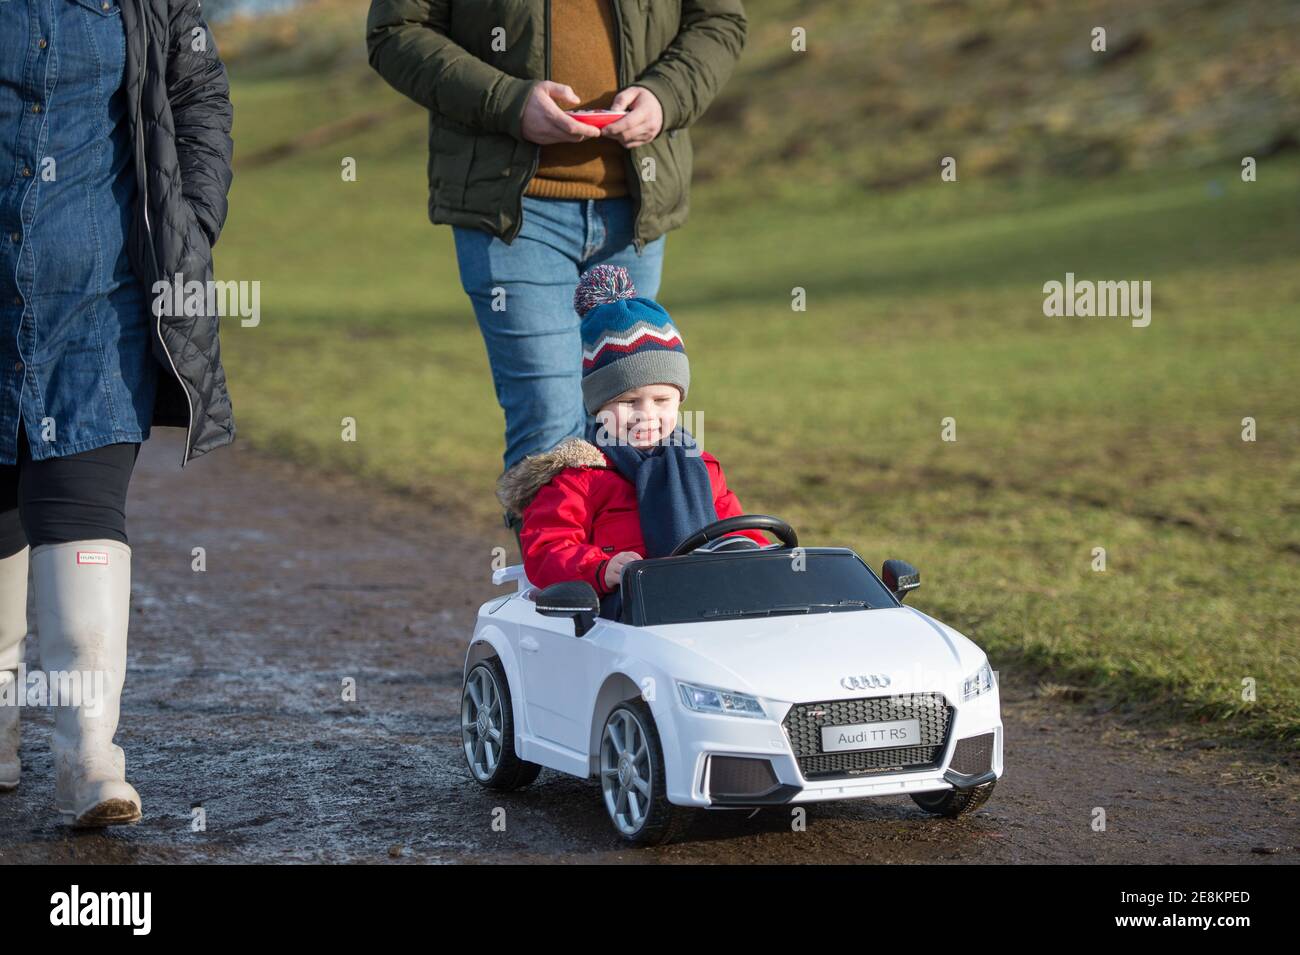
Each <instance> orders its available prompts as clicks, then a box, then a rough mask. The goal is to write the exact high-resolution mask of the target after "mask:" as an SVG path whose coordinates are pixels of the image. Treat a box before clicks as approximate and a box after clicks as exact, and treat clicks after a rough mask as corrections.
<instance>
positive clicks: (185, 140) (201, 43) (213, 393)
mask: <svg viewBox="0 0 1300 955" xmlns="http://www.w3.org/2000/svg"><path fill="white" fill-rule="evenodd" d="M121 9H122V26H123V28H124V29H125V31H126V40H127V44H126V73H125V76H124V77H123V80H122V81H123V83H125V84H126V88H127V91H128V96H129V103H130V113H129V115H130V117H131V133H132V142H133V143H134V149H135V173H136V182H137V184H138V186H139V188H138V189H137V190H136V207H135V217H134V221H133V223H132V225H131V236H130V256H131V265H132V267H133V269H134V271H135V274H136V275H137V276H138V277H139V278H140V280H141V281H142V282H144V284H145V289H146V291H148V292H149V296H150V300H152V288H153V285H154V283H155V282H156V281H159V280H163V281H167V282H169V283H170V282H172V281H173V280H174V277H175V276H176V275H177V273H179V274H180V275H181V276H183V281H185V282H189V281H192V280H198V281H200V282H207V281H209V280H211V279H212V277H213V275H212V247H213V245H215V244H216V241H217V237H218V236H219V235H220V234H221V227H222V225H223V224H224V223H225V221H226V194H227V192H228V191H229V190H230V181H231V171H230V161H231V156H232V155H233V152H234V143H233V141H232V140H231V138H230V127H231V122H232V119H233V117H234V111H233V110H232V108H231V105H230V87H229V84H228V83H227V81H226V70H225V67H224V66H223V65H222V63H221V59H220V57H218V55H217V46H216V43H215V41H214V40H213V38H212V33H211V31H209V30H208V25H207V23H206V22H204V19H203V16H202V13H201V11H200V8H199V0H121ZM154 322H155V334H154V340H153V351H154V356H155V357H156V358H157V359H158V361H159V363H160V364H161V365H162V367H163V370H164V373H163V374H161V375H159V376H158V397H157V400H156V401H155V403H154V416H153V424H154V425H156V426H162V427H179V428H185V429H186V440H185V451H184V453H183V455H182V457H181V466H182V467H184V466H185V464H186V462H187V461H189V460H191V459H192V458H196V457H198V456H199V455H201V454H204V453H206V452H208V451H211V450H212V449H213V448H219V447H221V446H223V445H226V444H229V443H230V442H232V441H233V440H234V439H235V421H234V416H233V414H232V412H231V408H230V395H229V394H228V393H227V391H226V374H225V372H224V371H223V370H222V368H221V347H220V344H219V342H218V338H217V316H216V315H203V316H193V315H190V316H170V315H163V316H161V317H158V318H155V319H154Z"/></svg>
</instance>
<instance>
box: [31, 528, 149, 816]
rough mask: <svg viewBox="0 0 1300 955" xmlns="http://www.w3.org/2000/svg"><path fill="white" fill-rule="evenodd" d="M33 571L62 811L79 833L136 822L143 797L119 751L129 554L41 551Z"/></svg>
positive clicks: (123, 549) (76, 548)
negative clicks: (75, 691)
mask: <svg viewBox="0 0 1300 955" xmlns="http://www.w3.org/2000/svg"><path fill="white" fill-rule="evenodd" d="M31 561H32V579H33V584H34V586H35V590H36V628H37V632H38V634H39V636H40V642H41V667H42V668H43V669H44V670H45V673H46V676H47V678H48V680H49V684H50V697H51V702H52V703H53V704H54V734H53V736H52V737H51V741H50V746H51V749H52V750H53V754H54V769H55V782H54V802H55V805H56V807H57V808H58V810H59V813H60V815H61V816H62V817H63V821H64V822H65V823H70V824H72V825H75V826H112V825H118V824H120V823H128V822H137V821H139V819H140V795H139V793H137V792H136V791H135V789H134V788H133V787H132V786H131V784H130V783H128V782H127V781H126V754H124V753H123V752H122V749H121V747H119V746H116V745H115V744H114V743H113V736H114V734H115V733H116V732H117V719H118V712H119V707H120V704H121V698H122V683H123V681H124V680H125V678H126V630H127V624H128V622H129V620H130V603H131V548H130V547H128V546H127V545H126V544H123V543H121V542H119V541H115V540H83V541H71V542H69V543H66V544H41V545H40V546H38V547H34V548H32V555H31ZM72 688H78V689H80V691H81V693H80V696H79V697H78V696H76V695H74V694H73V693H70V692H69V690H70V689H72Z"/></svg>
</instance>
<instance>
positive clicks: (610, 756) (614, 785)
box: [600, 699, 693, 846]
mask: <svg viewBox="0 0 1300 955" xmlns="http://www.w3.org/2000/svg"><path fill="white" fill-rule="evenodd" d="M614 726H617V727H618V730H617V735H618V737H619V741H620V742H625V741H626V739H625V736H624V734H625V733H631V734H633V735H634V736H635V739H634V740H633V749H634V751H635V753H641V751H642V750H644V753H643V758H637V759H633V760H629V762H630V763H631V764H632V768H634V769H635V770H636V773H637V776H638V777H639V778H640V779H641V780H642V781H643V782H645V783H646V784H648V789H649V799H648V800H645V799H644V797H643V798H642V799H640V800H636V799H635V788H629V787H624V786H621V785H620V777H619V770H618V758H617V757H616V755H615V752H616V749H615V746H614V742H615V741H614V733H613V731H612V729H611V727H614ZM600 784H601V795H602V796H603V798H604V802H605V810H606V812H607V813H608V815H609V819H610V822H611V824H613V826H614V828H615V830H616V831H617V832H618V834H619V835H620V836H622V837H623V838H624V839H626V840H627V841H628V842H633V843H636V844H637V845H643V846H657V845H662V844H664V843H666V842H671V841H672V840H673V839H675V838H677V837H679V836H680V835H682V833H684V832H685V831H686V829H687V828H688V827H689V825H690V822H691V818H692V815H693V814H692V813H691V811H690V810H689V809H687V808H686V807H684V806H675V805H673V804H672V803H671V802H669V801H668V793H667V785H666V784H667V774H666V773H665V772H664V752H663V747H662V746H661V745H660V743H659V730H658V729H657V728H656V726H655V721H654V717H653V716H652V715H651V713H650V707H649V706H647V705H646V704H645V702H644V701H643V700H639V699H631V700H626V701H624V702H622V703H620V704H619V705H618V706H616V707H614V709H613V710H612V711H611V712H610V714H609V716H608V717H607V718H606V720H605V728H604V729H603V730H602V731H601V735H600ZM620 789H623V790H625V791H629V793H630V798H631V799H632V800H635V801H636V804H637V808H639V809H640V815H639V818H638V817H637V815H636V813H635V812H634V811H633V808H632V804H631V802H624V803H623V804H622V809H621V811H620V802H619V798H618V793H619V791H620ZM620 816H621V817H622V818H619V817H620Z"/></svg>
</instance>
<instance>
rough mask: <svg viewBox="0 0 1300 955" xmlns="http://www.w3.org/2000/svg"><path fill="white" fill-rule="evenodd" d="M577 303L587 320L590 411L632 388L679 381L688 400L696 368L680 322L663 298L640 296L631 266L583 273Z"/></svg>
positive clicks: (585, 385)
mask: <svg viewBox="0 0 1300 955" xmlns="http://www.w3.org/2000/svg"><path fill="white" fill-rule="evenodd" d="M573 307H574V310H575V311H577V313H578V315H579V317H580V318H581V319H582V400H583V403H584V404H585V405H586V406H587V413H588V414H595V413H596V412H597V411H599V410H600V407H601V405H603V404H604V403H605V402H607V401H609V400H610V399H611V398H617V397H618V396H619V395H621V394H622V393H623V392H625V391H627V390H628V389H630V388H640V387H641V386H643V385H659V384H664V385H676V386H677V387H678V388H680V389H681V392H682V399H683V400H685V399H686V389H687V387H688V386H689V385H690V383H691V367H690V365H689V364H688V363H687V361H686V349H685V348H684V347H683V345H682V336H681V333H680V332H679V331H677V326H676V325H674V324H673V320H672V319H671V318H669V317H668V312H667V311H665V309H664V307H663V306H662V305H660V304H659V303H658V302H655V301H653V300H652V299H648V298H640V297H638V296H637V294H636V288H635V286H633V285H632V279H631V277H630V276H629V275H628V274H627V269H625V268H623V267H622V266H620V265H597V266H595V267H594V268H590V269H588V270H587V271H586V272H584V273H582V278H580V279H579V280H578V290H577V291H576V292H574V293H573Z"/></svg>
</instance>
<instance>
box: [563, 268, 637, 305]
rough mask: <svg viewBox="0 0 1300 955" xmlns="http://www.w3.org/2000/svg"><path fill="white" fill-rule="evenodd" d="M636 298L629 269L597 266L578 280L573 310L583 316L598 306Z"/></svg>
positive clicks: (588, 270)
mask: <svg viewBox="0 0 1300 955" xmlns="http://www.w3.org/2000/svg"><path fill="white" fill-rule="evenodd" d="M635 297H636V286H635V285H633V284H632V276H630V275H628V274H627V269H625V268H623V266H621V265H597V266H595V267H594V268H590V269H587V271H585V272H583V273H582V277H581V278H580V279H578V289H577V291H575V292H574V293H573V308H574V311H576V312H577V313H578V315H579V316H583V315H586V314H587V313H588V312H590V311H591V310H592V309H593V308H595V307H596V306H597V305H608V304H609V303H610V302H617V301H618V300H619V299H621V298H635Z"/></svg>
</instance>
